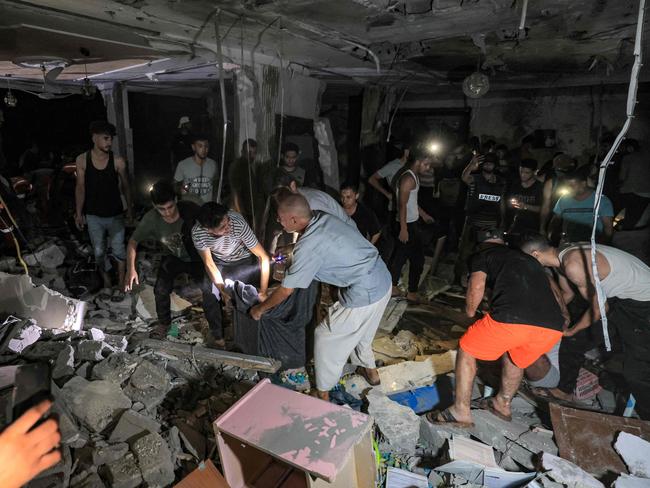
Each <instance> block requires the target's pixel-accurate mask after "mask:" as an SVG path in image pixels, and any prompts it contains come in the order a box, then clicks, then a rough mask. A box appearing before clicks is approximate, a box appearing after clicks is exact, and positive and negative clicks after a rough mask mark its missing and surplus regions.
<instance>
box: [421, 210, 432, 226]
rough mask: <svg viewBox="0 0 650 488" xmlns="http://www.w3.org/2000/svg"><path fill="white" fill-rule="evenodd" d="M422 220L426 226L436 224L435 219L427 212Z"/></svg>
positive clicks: (423, 214)
mask: <svg viewBox="0 0 650 488" xmlns="http://www.w3.org/2000/svg"><path fill="white" fill-rule="evenodd" d="M422 220H424V223H425V224H433V222H434V219H433V217H431V215H429V214H428V213H425V212H423V213H422Z"/></svg>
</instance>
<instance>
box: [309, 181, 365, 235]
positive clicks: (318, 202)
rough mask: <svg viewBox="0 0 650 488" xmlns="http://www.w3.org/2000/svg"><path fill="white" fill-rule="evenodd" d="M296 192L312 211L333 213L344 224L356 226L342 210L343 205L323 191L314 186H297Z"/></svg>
mask: <svg viewBox="0 0 650 488" xmlns="http://www.w3.org/2000/svg"><path fill="white" fill-rule="evenodd" d="M298 193H299V194H301V195H302V196H303V197H305V200H307V203H309V208H311V209H312V210H313V211H318V212H325V213H328V214H330V215H334V216H335V217H337V218H339V219H341V220H342V221H343V222H345V223H346V224H348V225H350V226H352V227H355V228H356V226H357V224H355V223H354V220H353V219H352V218H351V217H350V216H349V215H348V214H347V213H345V210H343V207H342V206H341V205H340V204H339V202H337V201H336V200H334V198H332V197H331V196H329V195H328V194H327V193H325V192H324V191H320V190H316V189H315V188H305V187H302V188H298Z"/></svg>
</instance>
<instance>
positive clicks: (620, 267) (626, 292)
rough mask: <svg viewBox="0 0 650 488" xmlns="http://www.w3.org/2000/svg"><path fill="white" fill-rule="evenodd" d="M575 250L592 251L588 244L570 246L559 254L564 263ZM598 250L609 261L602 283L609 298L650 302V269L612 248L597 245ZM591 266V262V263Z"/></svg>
mask: <svg viewBox="0 0 650 488" xmlns="http://www.w3.org/2000/svg"><path fill="white" fill-rule="evenodd" d="M574 249H584V250H585V251H588V252H591V251H590V245H589V244H588V243H584V244H578V245H575V246H569V247H567V248H566V249H563V250H562V251H560V253H559V254H558V258H559V259H560V262H561V263H563V262H564V257H565V256H566V254H567V253H568V252H569V251H571V250H574ZM596 250H597V251H598V252H599V253H600V254H601V255H603V256H604V257H605V259H607V262H608V263H609V269H610V271H609V274H608V275H607V276H606V277H605V279H603V280H601V281H600V285H601V286H602V288H603V292H604V293H605V296H606V297H607V298H613V297H616V298H622V299H628V298H629V299H632V300H638V301H642V302H650V267H648V265H646V264H645V263H644V262H643V261H641V260H640V259H639V258H637V257H635V256H633V255H632V254H629V253H627V252H625V251H621V250H620V249H616V248H615V247H611V246H604V245H601V244H596ZM589 265H590V266H591V261H589Z"/></svg>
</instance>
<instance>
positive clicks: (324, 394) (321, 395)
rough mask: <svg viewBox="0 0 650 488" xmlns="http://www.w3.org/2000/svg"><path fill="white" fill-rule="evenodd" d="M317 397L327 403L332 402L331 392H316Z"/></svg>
mask: <svg viewBox="0 0 650 488" xmlns="http://www.w3.org/2000/svg"><path fill="white" fill-rule="evenodd" d="M315 393H316V394H315V395H314V396H315V397H317V398H320V399H321V400H325V401H326V402H329V401H330V392H329V391H321V390H315Z"/></svg>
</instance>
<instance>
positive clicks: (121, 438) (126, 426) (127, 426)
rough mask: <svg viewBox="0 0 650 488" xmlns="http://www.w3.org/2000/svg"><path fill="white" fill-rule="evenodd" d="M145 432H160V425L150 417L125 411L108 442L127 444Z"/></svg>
mask: <svg viewBox="0 0 650 488" xmlns="http://www.w3.org/2000/svg"><path fill="white" fill-rule="evenodd" d="M146 432H160V424H159V423H158V422H156V421H155V420H154V419H152V418H151V417H147V416H145V415H142V414H140V413H138V412H134V411H133V410H127V411H126V412H124V413H123V414H122V416H121V417H120V419H119V421H118V422H117V425H116V426H115V428H114V429H113V432H111V436H110V437H109V439H108V440H109V442H128V441H131V440H133V439H134V438H136V437H138V436H141V435H142V434H144V433H146Z"/></svg>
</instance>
